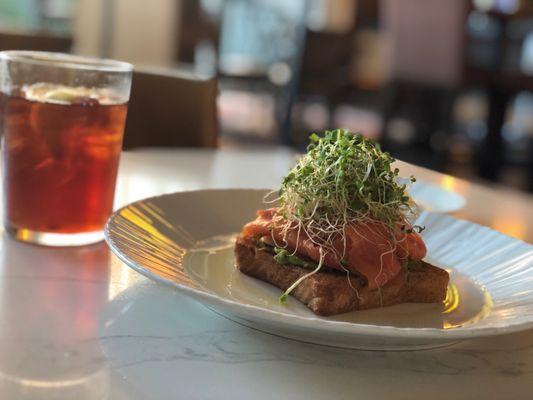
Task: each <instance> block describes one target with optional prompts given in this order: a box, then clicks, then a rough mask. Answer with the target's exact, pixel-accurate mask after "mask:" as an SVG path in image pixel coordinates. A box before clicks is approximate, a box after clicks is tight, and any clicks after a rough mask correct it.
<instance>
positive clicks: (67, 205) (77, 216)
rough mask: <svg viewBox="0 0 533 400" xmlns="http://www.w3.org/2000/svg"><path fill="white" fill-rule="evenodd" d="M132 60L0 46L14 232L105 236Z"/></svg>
mask: <svg viewBox="0 0 533 400" xmlns="http://www.w3.org/2000/svg"><path fill="white" fill-rule="evenodd" d="M131 75H132V65H131V64H128V63H124V62H119V61H111V60H100V59H92V58H86V57H79V56H74V55H69V54H61V53H47V52H33V51H4V52H0V129H1V133H2V134H3V138H2V159H3V188H4V189H3V190H4V192H3V193H4V226H5V229H6V231H7V232H8V233H9V234H11V235H12V236H14V237H15V238H17V239H19V240H22V241H26V242H32V243H36V244H42V245H51V246H73V245H82V244H89V243H94V242H97V241H100V240H102V238H103V228H104V225H105V222H106V221H107V218H108V217H109V215H110V214H111V212H112V209H113V198H114V192H115V181H116V176H117V169H118V162H119V156H120V151H121V147H122V137H123V134H124V124H125V120H126V111H127V103H128V100H129V94H130V86H131Z"/></svg>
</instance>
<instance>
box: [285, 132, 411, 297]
mask: <svg viewBox="0 0 533 400" xmlns="http://www.w3.org/2000/svg"><path fill="white" fill-rule="evenodd" d="M310 140H311V143H310V144H309V146H308V148H307V154H305V155H304V156H303V157H302V158H301V159H300V160H299V161H298V162H297V164H296V166H295V167H294V168H293V169H292V170H291V171H290V172H289V173H288V174H287V175H286V176H285V178H284V179H283V181H282V184H281V188H280V190H279V193H278V194H279V198H278V200H279V202H280V207H279V209H278V214H279V215H280V216H281V217H283V220H284V221H286V223H285V226H284V227H283V229H284V231H285V232H287V231H288V230H290V229H295V228H296V227H297V229H299V230H301V231H302V232H303V233H304V234H305V235H306V237H308V238H309V239H310V240H311V241H312V242H314V243H315V244H317V245H319V246H320V249H321V252H320V254H321V259H320V262H319V263H318V267H317V268H316V269H315V270H314V271H313V272H312V273H309V274H307V275H305V277H308V276H310V275H311V274H313V273H315V272H317V271H318V270H319V269H320V266H321V265H322V263H323V254H325V253H327V252H332V253H334V254H335V255H336V256H337V258H338V259H339V260H342V261H344V256H345V254H338V249H336V248H335V247H334V246H333V242H334V240H336V239H338V238H342V239H344V236H345V235H344V233H345V229H346V227H347V226H348V225H354V226H355V225H357V224H365V223H369V222H372V223H380V224H385V225H386V226H388V227H389V228H391V229H392V230H393V231H395V230H397V229H399V228H398V227H401V226H405V228H406V229H409V230H410V229H416V230H420V228H419V227H416V226H415V227H412V226H411V224H410V223H409V220H410V219H411V217H413V216H414V215H416V212H417V208H416V205H415V204H414V203H413V202H412V200H411V199H410V197H409V196H408V195H407V194H406V185H404V184H399V183H398V173H399V169H398V168H393V167H392V164H393V163H394V161H395V159H394V158H393V157H391V156H390V154H389V153H386V152H383V151H381V149H380V148H379V145H377V144H376V143H374V142H373V141H372V140H370V139H367V138H365V137H363V136H362V135H360V134H354V133H351V132H349V131H346V130H343V129H336V130H332V131H326V132H325V133H324V135H323V136H318V135H317V134H312V135H311V136H310ZM410 181H411V182H414V181H415V179H414V178H413V177H411V178H410ZM393 236H394V235H393ZM390 239H391V241H392V242H394V241H395V238H394V237H392V238H390ZM391 246H394V243H392V244H391ZM322 250H324V253H323V252H322ZM341 265H344V264H343V263H342V262H341ZM302 280H303V279H299V280H298V281H297V282H295V284H293V285H292V286H291V288H290V290H292V288H294V287H296V286H297V284H298V283H299V282H301V281H302ZM290 290H287V291H286V292H285V293H284V296H285V297H286V295H287V294H288V293H289V292H290Z"/></svg>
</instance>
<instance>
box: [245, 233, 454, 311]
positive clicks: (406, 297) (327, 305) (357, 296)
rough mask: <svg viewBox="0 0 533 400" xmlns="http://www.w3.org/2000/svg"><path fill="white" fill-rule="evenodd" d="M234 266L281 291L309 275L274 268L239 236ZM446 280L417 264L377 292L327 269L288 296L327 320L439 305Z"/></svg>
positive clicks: (267, 254) (266, 253)
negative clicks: (362, 312) (403, 306)
mask: <svg viewBox="0 0 533 400" xmlns="http://www.w3.org/2000/svg"><path fill="white" fill-rule="evenodd" d="M235 264H236V267H237V268H238V269H239V270H240V271H241V272H242V273H244V274H246V275H249V276H252V277H254V278H257V279H260V280H262V281H265V282H268V283H270V284H272V285H274V286H277V287H278V288H280V289H282V290H287V289H288V288H289V287H290V286H291V285H292V284H293V283H294V282H295V281H296V280H297V279H298V278H300V277H301V276H303V275H305V274H307V273H309V271H310V270H309V269H305V268H302V267H299V266H295V265H281V264H278V263H277V262H276V260H274V257H273V254H272V253H271V252H270V251H269V250H267V249H265V248H264V247H260V246H257V244H256V243H255V242H254V241H253V240H249V239H246V238H243V237H241V236H239V237H238V238H237V241H236V243H235ZM448 280H449V276H448V273H447V272H446V271H444V270H443V269H440V268H437V267H435V266H433V265H430V264H428V263H425V262H420V265H419V267H417V268H416V269H414V270H409V271H408V270H407V269H406V270H403V271H402V272H401V273H400V274H399V275H398V276H397V277H396V278H394V279H393V280H392V281H390V282H388V283H387V284H386V285H385V286H383V287H381V288H380V289H378V290H369V289H368V287H367V286H366V285H364V284H363V283H362V282H361V280H360V279H359V278H357V277H355V276H354V275H353V274H352V275H351V276H350V277H348V275H347V274H345V273H342V272H338V271H333V270H329V269H328V270H327V271H319V272H317V273H316V274H314V275H312V276H310V277H309V278H307V279H305V280H304V281H302V282H301V283H300V284H299V285H298V286H297V287H296V288H295V289H294V290H293V291H292V293H291V295H292V296H294V297H296V298H297V299H298V300H300V301H301V302H302V303H304V304H305V305H307V307H309V308H310V309H311V311H313V312H314V313H315V314H318V315H324V316H327V315H334V314H340V313H345V312H348V311H355V310H365V309H369V308H377V307H385V306H391V305H394V304H399V303H439V302H442V301H443V300H444V298H445V297H446V288H447V286H448Z"/></svg>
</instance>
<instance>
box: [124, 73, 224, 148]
mask: <svg viewBox="0 0 533 400" xmlns="http://www.w3.org/2000/svg"><path fill="white" fill-rule="evenodd" d="M216 98H217V82H216V79H215V78H212V77H210V78H204V77H199V76H197V75H195V74H194V73H192V72H189V71H187V70H184V69H168V68H164V69H162V68H136V69H135V71H134V73H133V81H132V88H131V96H130V102H129V106H128V116H127V119H126V130H125V136H124V148H125V149H128V148H133V147H154V146H157V147H216V145H217V136H218V123H217V107H216Z"/></svg>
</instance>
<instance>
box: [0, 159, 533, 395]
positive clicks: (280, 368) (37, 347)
mask: <svg viewBox="0 0 533 400" xmlns="http://www.w3.org/2000/svg"><path fill="white" fill-rule="evenodd" d="M292 162H293V156H292V154H291V153H290V152H289V151H288V150H284V149H270V150H262V151H258V150H249V151H235V150H223V151H221V150H219V151H205V150H144V151H136V152H130V153H125V154H124V155H123V159H122V163H121V171H120V178H119V183H118V191H117V206H118V205H122V204H124V203H126V202H130V201H133V200H137V199H139V198H142V197H146V196H150V195H155V194H160V193H165V192H171V191H177V190H187V189H196V188H205V187H274V186H276V185H277V183H278V182H279V178H280V177H281V176H282V175H283V174H284V173H285V171H286V170H287V168H288V167H289V166H290V165H291V164H292ZM404 167H405V168H404V169H406V170H409V171H408V172H409V173H411V172H415V173H416V172H419V173H420V174H422V175H423V176H424V178H425V179H426V180H430V181H433V182H434V183H438V182H440V181H443V179H444V181H443V182H449V178H443V176H442V175H440V174H436V173H431V172H428V171H424V170H418V169H416V168H414V169H413V168H412V167H409V166H404ZM459 187H461V186H460V184H459ZM465 193H466V197H467V200H468V193H469V191H468V190H466V192H465ZM0 246H1V250H0V399H2V400H3V399H9V400H11V399H13V400H18V399H47V400H48V399H76V400H83V399H112V400H122V399H143V400H144V399H182V398H183V399H226V398H231V399H306V400H307V399H323V398H331V399H352V398H361V399H388V398H390V399H424V400H426V399H444V398H454V399H477V398H480V399H531V398H533V331H529V332H523V333H520V334H514V335H509V336H502V337H498V338H491V339H482V340H477V341H472V342H462V343H459V344H456V345H454V346H451V347H447V348H443V349H437V350H428V351H417V352H369V351H355V350H344V349H336V348H331V347H324V346H318V345H311V344H305V343H299V342H296V341H292V340H288V339H284V338H280V337H276V336H272V335H269V334H265V333H262V332H259V331H256V330H253V329H250V328H246V327H243V326H241V325H238V324H236V323H234V322H231V321H229V320H226V319H225V318H223V317H220V316H219V315H217V314H214V313H213V312H211V311H209V310H208V309H206V308H205V307H203V306H202V305H201V304H198V303H195V302H193V301H191V300H189V299H187V298H186V297H183V296H182V295H179V294H177V293H174V292H173V291H172V290H170V289H168V288H164V287H159V286H158V285H156V284H155V283H152V282H150V281H148V280H147V279H145V278H143V277H141V276H139V275H138V274H136V273H135V272H133V271H131V270H130V269H128V268H127V267H126V266H124V265H123V264H122V263H121V262H120V261H118V260H117V259H116V258H115V257H114V256H113V255H112V254H110V252H109V251H108V249H107V247H106V245H105V244H103V243H102V244H98V245H93V246H87V247H81V248H72V249H53V248H42V247H38V246H32V245H27V244H23V243H19V242H16V241H14V240H12V239H10V238H8V237H5V235H4V236H2V237H1V238H0Z"/></svg>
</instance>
